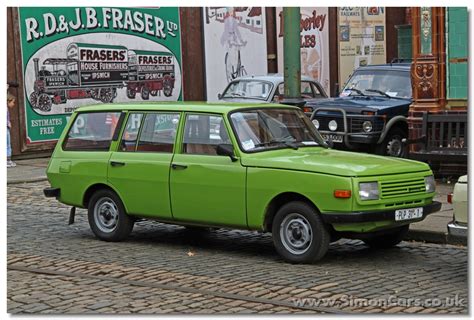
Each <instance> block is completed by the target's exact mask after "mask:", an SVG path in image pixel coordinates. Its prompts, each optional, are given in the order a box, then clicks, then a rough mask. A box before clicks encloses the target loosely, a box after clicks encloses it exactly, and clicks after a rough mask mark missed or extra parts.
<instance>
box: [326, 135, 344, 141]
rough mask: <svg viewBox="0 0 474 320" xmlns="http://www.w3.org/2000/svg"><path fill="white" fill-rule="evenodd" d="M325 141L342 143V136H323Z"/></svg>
mask: <svg viewBox="0 0 474 320" xmlns="http://www.w3.org/2000/svg"><path fill="white" fill-rule="evenodd" d="M321 136H322V137H323V139H324V140H325V141H329V138H331V140H332V142H342V136H338V135H337V134H321Z"/></svg>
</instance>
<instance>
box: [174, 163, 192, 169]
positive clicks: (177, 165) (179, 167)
mask: <svg viewBox="0 0 474 320" xmlns="http://www.w3.org/2000/svg"><path fill="white" fill-rule="evenodd" d="M187 167H188V166H186V165H183V164H176V163H172V164H171V168H173V169H175V170H178V169H181V170H183V169H186V168H187Z"/></svg>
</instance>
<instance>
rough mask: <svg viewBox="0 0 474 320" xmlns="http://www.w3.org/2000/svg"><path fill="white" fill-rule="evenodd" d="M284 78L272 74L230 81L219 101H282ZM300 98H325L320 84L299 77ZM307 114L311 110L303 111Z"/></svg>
mask: <svg viewBox="0 0 474 320" xmlns="http://www.w3.org/2000/svg"><path fill="white" fill-rule="evenodd" d="M283 95H284V78H283V75H282V74H278V73H272V74H268V75H264V76H245V77H240V78H237V79H235V80H233V81H231V82H230V83H229V84H228V85H227V87H226V88H225V90H224V92H223V93H222V94H219V95H218V98H219V100H222V101H227V102H246V103H249V102H250V103H252V102H255V103H262V102H268V103H270V102H275V103H279V102H281V101H282V100H283ZM301 97H302V98H303V99H304V100H310V99H318V98H327V94H326V92H324V89H323V88H322V86H321V84H320V83H319V82H317V81H315V80H313V79H311V78H309V77H306V76H302V77H301ZM304 111H305V112H307V113H309V112H311V111H312V110H304Z"/></svg>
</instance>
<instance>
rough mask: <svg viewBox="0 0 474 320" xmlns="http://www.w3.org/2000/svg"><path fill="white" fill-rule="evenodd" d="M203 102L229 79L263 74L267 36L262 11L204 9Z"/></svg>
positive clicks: (241, 8)
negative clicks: (204, 68)
mask: <svg viewBox="0 0 474 320" xmlns="http://www.w3.org/2000/svg"><path fill="white" fill-rule="evenodd" d="M203 19H204V41H205V46H204V48H205V61H206V88H207V100H208V101H217V100H218V97H217V95H218V94H219V93H221V92H222V91H223V90H224V89H225V87H226V85H227V84H228V83H229V82H230V81H232V80H233V79H235V78H237V77H241V76H245V75H247V74H249V75H263V74H266V73H267V35H266V26H265V9H264V8H262V7H204V8H203Z"/></svg>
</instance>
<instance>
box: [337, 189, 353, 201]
mask: <svg viewBox="0 0 474 320" xmlns="http://www.w3.org/2000/svg"><path fill="white" fill-rule="evenodd" d="M334 197H335V198H343V199H347V198H350V197H351V190H334Z"/></svg>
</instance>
